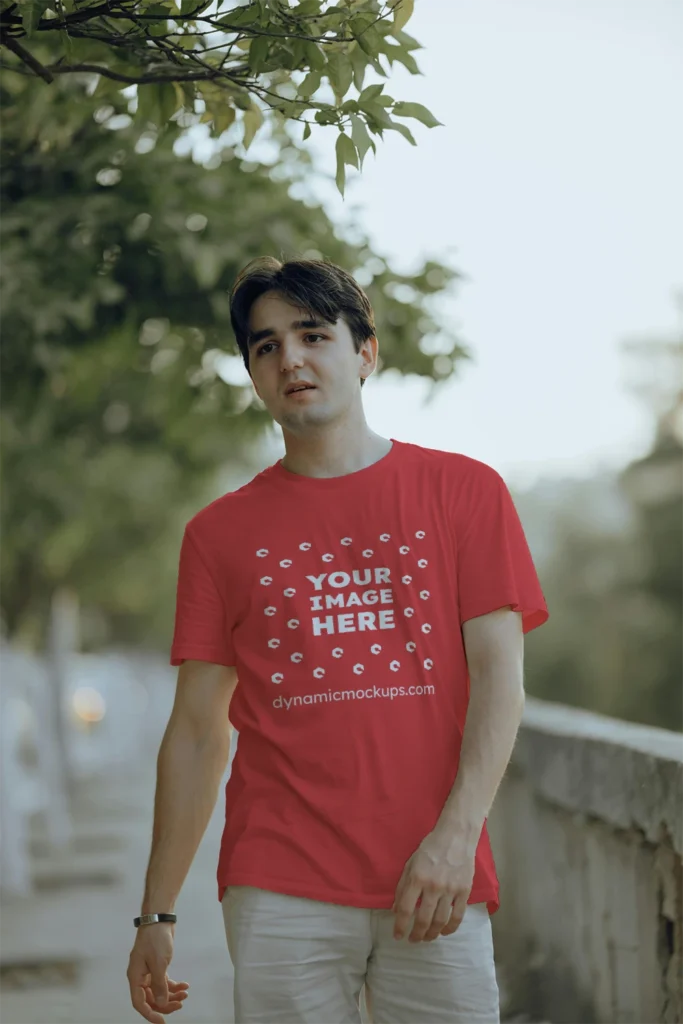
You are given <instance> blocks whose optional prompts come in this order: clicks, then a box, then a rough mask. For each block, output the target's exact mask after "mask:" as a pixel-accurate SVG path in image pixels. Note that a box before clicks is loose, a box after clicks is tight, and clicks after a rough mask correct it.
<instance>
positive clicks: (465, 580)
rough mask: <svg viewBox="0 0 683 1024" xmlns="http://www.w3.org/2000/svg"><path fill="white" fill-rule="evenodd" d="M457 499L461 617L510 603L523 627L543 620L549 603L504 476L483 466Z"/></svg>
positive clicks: (474, 615)
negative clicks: (546, 600)
mask: <svg viewBox="0 0 683 1024" xmlns="http://www.w3.org/2000/svg"><path fill="white" fill-rule="evenodd" d="M461 499H462V500H460V501H458V503H457V520H456V545H457V561H458V601H459V606H460V621H461V623H462V622H465V621H466V620H467V619H473V618H476V617H477V616H479V615H487V614H488V613H489V612H493V611H496V609H498V608H505V607H511V608H512V609H513V611H517V612H521V613H522V629H523V632H524V633H528V632H529V631H530V630H532V629H535V628H536V627H537V626H541V625H543V623H544V622H545V621H546V619H547V618H548V609H547V606H546V602H545V598H544V596H543V592H542V590H541V584H540V582H539V579H538V576H537V574H536V569H535V567H534V563H533V560H532V557H531V552H530V551H529V546H528V544H527V541H526V537H525V535H524V530H523V528H522V524H521V522H520V519H519V516H518V514H517V510H516V508H515V506H514V503H513V500H512V496H511V494H510V492H509V490H508V488H507V485H506V484H505V481H504V480H503V478H502V477H501V476H500V474H499V473H497V472H496V470H494V469H492V468H491V467H490V466H484V465H483V464H482V468H480V469H479V470H478V472H477V474H476V478H475V479H473V480H472V482H471V484H470V486H469V487H466V488H463V489H462V491H461Z"/></svg>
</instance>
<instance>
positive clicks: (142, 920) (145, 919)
mask: <svg viewBox="0 0 683 1024" xmlns="http://www.w3.org/2000/svg"><path fill="white" fill-rule="evenodd" d="M177 920H178V918H177V917H176V915H175V914H142V915H141V916H140V917H136V918H134V919H133V924H134V925H135V927H136V928H139V927H140V925H142V924H159V923H162V924H163V923H170V924H175V923H176V921H177Z"/></svg>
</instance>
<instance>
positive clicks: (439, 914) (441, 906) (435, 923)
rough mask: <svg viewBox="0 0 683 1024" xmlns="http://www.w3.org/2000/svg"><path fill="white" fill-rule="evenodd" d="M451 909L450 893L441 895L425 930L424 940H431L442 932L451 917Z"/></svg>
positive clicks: (451, 899)
mask: <svg viewBox="0 0 683 1024" xmlns="http://www.w3.org/2000/svg"><path fill="white" fill-rule="evenodd" d="M452 910H453V897H452V896H450V895H446V896H441V898H440V899H439V901H438V902H437V904H436V907H435V908H434V914H433V917H432V920H431V922H430V924H429V927H428V928H427V931H426V932H425V935H424V939H425V942H432V941H433V940H434V939H436V938H438V937H439V935H441V934H442V932H443V929H444V928H445V927H447V925H448V922H449V921H450V919H451V916H452Z"/></svg>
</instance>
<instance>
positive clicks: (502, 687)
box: [394, 607, 524, 942]
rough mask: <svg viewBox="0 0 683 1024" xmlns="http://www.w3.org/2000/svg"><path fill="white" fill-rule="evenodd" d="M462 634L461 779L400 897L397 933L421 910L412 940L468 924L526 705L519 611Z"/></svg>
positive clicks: (480, 620) (475, 622) (503, 612)
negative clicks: (486, 832) (491, 816)
mask: <svg viewBox="0 0 683 1024" xmlns="http://www.w3.org/2000/svg"><path fill="white" fill-rule="evenodd" d="M462 633H463V640H464V644H465V654H466V657H467V666H468V672H469V677H470V696H469V704H468V709H467V716H466V720H465V729H464V732H463V740H462V748H461V751H460V763H459V766H458V772H457V776H456V779H455V783H454V784H453V789H452V790H451V792H450V794H449V796H448V799H447V800H446V803H445V804H444V807H443V810H442V812H441V815H440V816H439V820H438V822H437V824H436V826H435V827H434V829H433V830H432V831H431V832H430V833H429V835H428V836H426V837H425V839H424V840H423V841H422V843H421V844H420V846H419V847H418V849H417V850H416V851H415V853H414V854H413V856H412V857H411V858H410V860H409V861H408V862H407V864H406V866H405V868H404V871H403V874H402V876H401V880H400V881H399V884H398V887H397V889H396V898H395V901H394V910H395V912H396V919H395V922H394V936H395V937H396V938H401V937H402V936H403V935H404V934H405V931H406V928H407V926H408V922H409V920H410V918H411V916H412V915H413V913H415V921H414V923H413V928H412V930H411V932H410V940H411V941H412V942H420V941H422V940H423V939H424V940H426V941H431V940H432V939H435V938H437V936H439V935H441V934H444V935H449V934H451V933H452V932H454V931H455V930H456V929H457V928H458V926H459V925H460V922H461V921H462V918H463V916H464V914H465V909H466V907H467V900H468V898H469V895H470V892H471V891H472V882H473V879H474V858H475V853H476V849H477V844H478V842H479V839H480V836H481V832H482V829H483V827H484V821H485V819H486V817H487V816H488V813H489V810H490V809H491V805H492V804H493V799H494V797H495V795H496V791H497V789H498V786H499V785H500V782H501V779H502V778H503V775H504V773H505V769H506V767H507V764H508V762H509V760H510V756H511V754H512V749H513V747H514V744H515V738H516V736H517V730H518V729H519V724H520V721H521V717H522V711H523V709H524V637H523V634H522V616H521V614H520V613H519V612H513V611H512V610H511V609H510V608H509V607H508V608H500V609H498V610H497V611H494V612H490V613H489V614H488V615H480V616H478V617H477V618H473V619H469V620H467V621H466V622H464V623H463V625H462ZM418 899H420V900H421V904H420V907H419V908H418V909H417V912H416V911H415V907H416V903H417V900H418Z"/></svg>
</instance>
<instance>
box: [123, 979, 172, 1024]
mask: <svg viewBox="0 0 683 1024" xmlns="http://www.w3.org/2000/svg"><path fill="white" fill-rule="evenodd" d="M147 992H150V995H151V989H144V988H143V987H142V986H138V985H136V986H135V987H133V986H132V985H131V989H130V998H131V1002H132V1003H133V1007H134V1009H136V1010H137V1011H138V1013H139V1014H140V1016H141V1017H144V1018H145V1020H148V1021H149V1022H150V1024H164V1018H163V1017H162V1016H161V1014H160V1013H159V1012H158V1011H156V1010H154V1009H152V1006H151V1005H150V1003H149V1002H148V1001H147Z"/></svg>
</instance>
